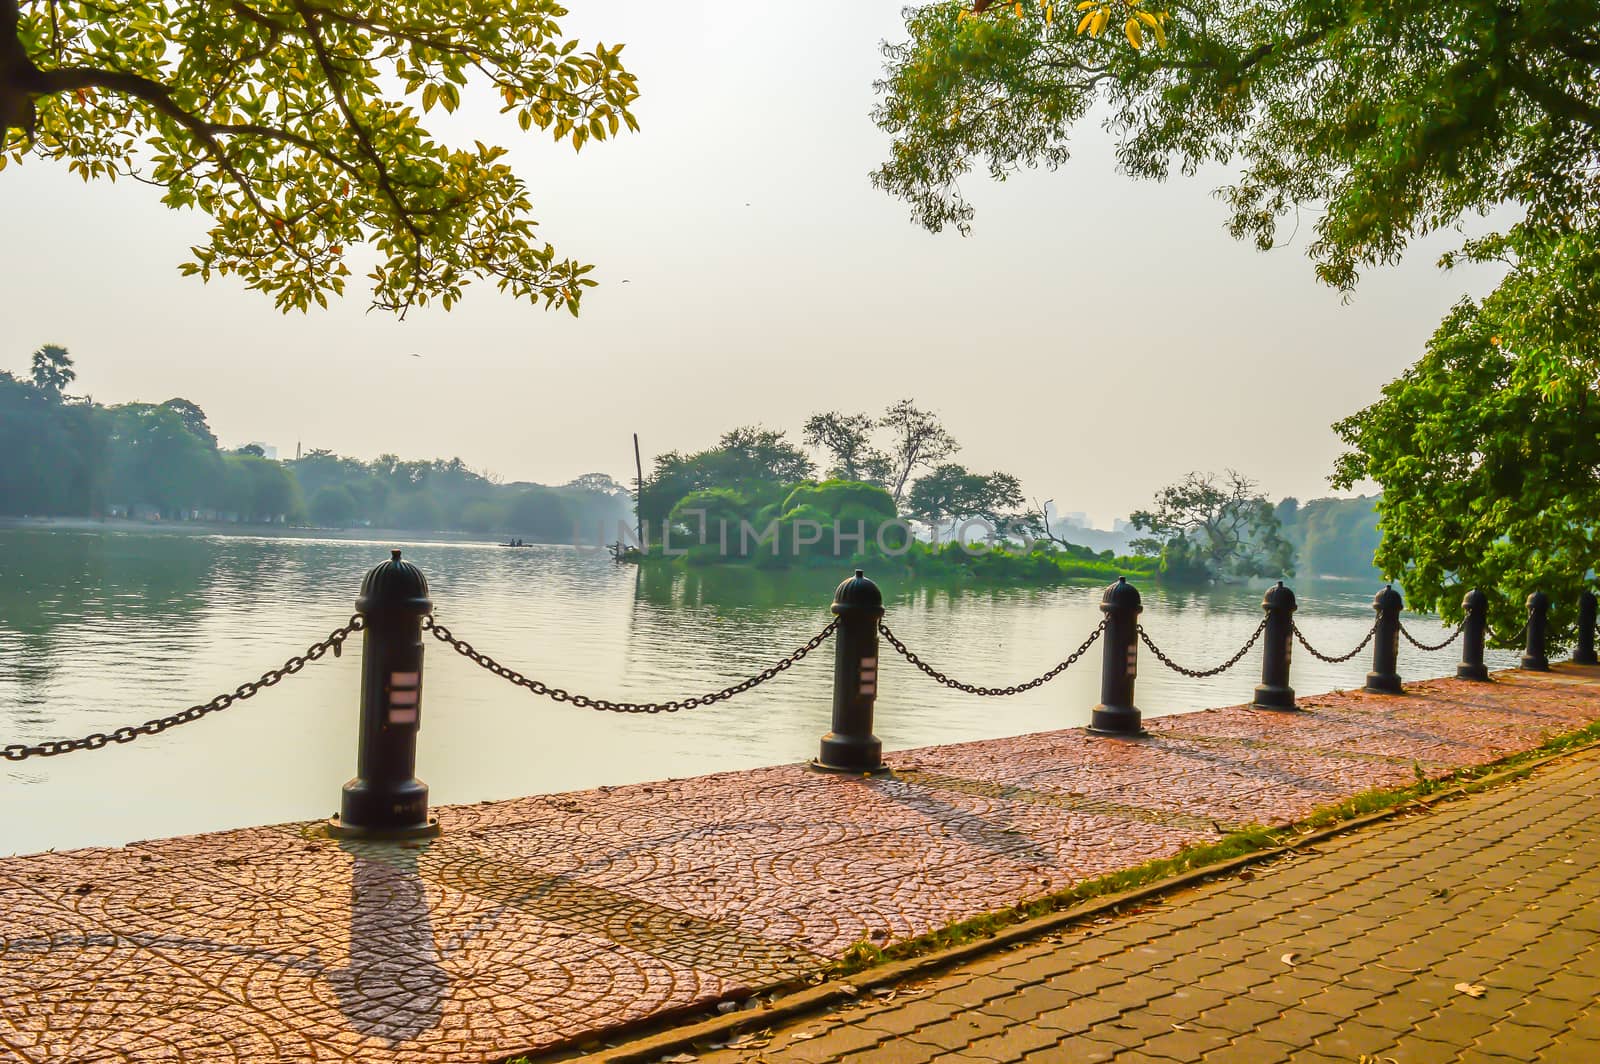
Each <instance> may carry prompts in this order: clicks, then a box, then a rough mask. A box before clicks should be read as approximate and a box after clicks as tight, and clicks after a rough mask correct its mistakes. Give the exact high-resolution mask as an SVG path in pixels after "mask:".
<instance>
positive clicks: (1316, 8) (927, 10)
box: [873, 0, 1600, 289]
mask: <svg viewBox="0 0 1600 1064" xmlns="http://www.w3.org/2000/svg"><path fill="white" fill-rule="evenodd" d="M1150 6H1152V7H1156V6H1160V7H1164V8H1166V9H1167V10H1165V11H1162V12H1160V13H1159V14H1152V13H1151V12H1147V11H1144V5H1143V4H1142V3H1141V2H1140V0H1090V2H1087V3H1082V4H1079V5H1077V10H1078V12H1079V13H1081V15H1082V17H1081V18H1079V19H1078V20H1077V21H1076V22H1074V21H1073V20H1072V19H1062V20H1058V19H1056V18H1055V14H1056V10H1057V5H1055V4H1054V3H1051V2H1048V0H1045V2H1040V3H1027V4H1022V3H1017V4H990V3H987V2H980V3H978V4H976V5H969V4H966V3H961V2H956V0H946V2H940V3H932V4H924V5H920V6H917V7H913V8H910V9H908V12H907V22H906V28H907V30H908V31H909V34H910V40H909V41H907V42H905V43H903V44H897V45H892V46H888V47H886V49H885V53H886V57H887V60H888V63H887V71H886V75H885V77H884V78H883V80H882V81H881V82H880V83H879V90H880V93H881V95H882V101H881V103H880V105H879V106H878V108H877V110H876V112H875V115H874V117H875V119H876V121H877V122H878V124H879V125H880V126H881V127H882V128H883V129H885V130H886V131H888V132H890V133H891V134H893V135H894V142H893V145H892V149H891V154H890V158H889V161H888V162H886V163H885V164H884V165H883V166H881V167H880V168H879V169H878V170H877V172H876V173H875V174H874V175H873V180H874V182H875V183H876V184H877V185H878V186H879V187H880V188H883V189H885V190H887V191H889V192H891V193H893V194H894V195H897V196H900V197H902V198H904V199H906V200H907V201H908V202H909V203H910V204H911V205H912V210H913V215H914V217H916V218H917V219H918V220H919V221H920V222H921V223H922V224H923V225H925V226H927V227H928V228H929V229H933V230H938V229H941V228H943V227H945V226H947V225H954V226H957V227H959V228H962V229H965V228H966V227H967V226H968V225H969V224H970V223H971V221H972V218H973V208H972V205H971V203H970V202H969V201H968V200H967V198H966V197H965V196H964V195H963V193H962V190H961V187H960V180H961V178H962V177H963V176H964V175H966V174H967V173H968V172H969V171H970V170H971V169H972V168H973V166H974V165H975V164H979V163H981V164H982V165H983V166H985V168H986V169H987V170H988V172H989V173H990V175H991V176H993V177H995V178H997V179H1003V178H1004V177H1005V176H1006V175H1007V174H1009V173H1011V172H1013V171H1015V170H1017V169H1018V168H1020V167H1029V166H1037V165H1043V166H1049V167H1054V166H1059V165H1060V164H1062V163H1064V162H1066V161H1067V159H1068V157H1069V155H1070V147H1069V136H1070V133H1071V131H1072V128H1073V127H1074V126H1075V125H1076V124H1077V123H1078V122H1080V121H1082V120H1083V119H1084V118H1085V117H1086V116H1088V115H1089V114H1090V111H1091V109H1092V108H1098V111H1097V112H1096V113H1103V114H1104V116H1105V118H1104V121H1105V125H1106V128H1107V129H1108V130H1111V131H1112V132H1113V133H1114V135H1115V136H1116V139H1117V159H1118V163H1119V165H1120V166H1121V168H1122V169H1124V170H1125V171H1127V172H1128V173H1129V174H1131V175H1133V176H1135V177H1143V178H1158V179H1159V178H1164V177H1166V176H1167V174H1168V173H1169V171H1170V170H1171V169H1172V167H1173V166H1174V164H1176V165H1177V166H1178V167H1179V168H1180V169H1181V170H1182V171H1184V172H1186V173H1192V172H1194V171H1195V170H1196V169H1198V168H1199V167H1200V166H1201V165H1203V164H1206V163H1212V162H1215V163H1222V164H1226V165H1230V166H1232V167H1234V168H1235V169H1236V170H1237V173H1238V177H1237V180H1236V181H1235V182H1234V183H1233V184H1231V185H1229V186H1227V187H1226V188H1224V189H1223V190H1222V198H1223V200H1224V201H1225V202H1226V204H1227V205H1228V208H1229V210H1230V212H1231V213H1230V218H1229V221H1228V226H1229V229H1230V230H1231V231H1232V232H1233V233H1234V235H1235V236H1239V237H1248V238H1250V239H1253V240H1254V241H1255V242H1256V243H1257V245H1259V246H1260V247H1262V248H1269V247H1271V246H1273V245H1274V244H1275V243H1276V242H1277V239H1278V231H1279V228H1280V225H1281V223H1283V222H1284V221H1285V220H1289V219H1292V220H1293V221H1294V223H1295V224H1298V221H1299V219H1300V217H1301V214H1302V213H1308V214H1312V215H1314V216H1315V217H1316V221H1315V223H1314V226H1313V228H1314V231H1315V238H1314V239H1313V240H1312V241H1311V242H1310V244H1309V249H1308V250H1309V253H1310V254H1311V255H1312V257H1313V258H1314V259H1315V260H1316V263H1317V273H1318V275H1319V276H1320V277H1321V278H1322V279H1323V280H1324V281H1326V282H1328V283H1330V284H1333V285H1335V286H1337V287H1339V288H1342V289H1348V288H1349V287H1351V286H1352V285H1354V284H1355V282H1356V280H1357V277H1358V274H1359V271H1360V269H1361V268H1362V267H1364V266H1370V265H1375V264H1379V263H1388V262H1393V261H1395V260H1396V259H1397V258H1398V257H1399V255H1400V253H1401V252H1402V251H1403V249H1404V248H1405V246H1406V245H1407V243H1408V242H1409V241H1410V240H1411V239H1413V238H1414V237H1416V236H1418V235H1420V234H1423V233H1426V232H1429V231H1432V230H1435V229H1439V228H1442V227H1445V226H1448V225H1451V224H1453V223H1454V222H1455V221H1456V220H1457V219H1459V218H1461V217H1462V216H1463V215H1466V214H1471V213H1474V212H1483V211H1488V210H1492V209H1494V208H1496V207H1499V206H1502V205H1513V206H1515V207H1516V208H1518V209H1520V210H1521V211H1523V212H1524V213H1525V215H1526V221H1527V223H1528V224H1529V225H1530V226H1532V227H1534V228H1539V229H1553V230H1558V231H1566V230H1570V229H1572V228H1574V227H1581V226H1585V225H1592V224H1593V223H1594V215H1595V212H1596V209H1597V208H1600V182H1596V181H1595V180H1594V177H1595V171H1596V168H1597V166H1600V104H1597V103H1596V102H1595V101H1596V100H1597V99H1600V5H1597V4H1596V2H1595V0H1523V2H1521V3H1517V4H1506V3H1501V2H1499V0H1426V2H1425V0H1383V2H1381V3H1375V2H1369V0H1355V2H1340V3H1330V2H1328V0H1244V2H1230V0H1183V2H1181V3H1180V2H1174V3H1170V4H1169V3H1160V4H1157V3H1154V2H1152V4H1151V5H1150ZM1101 9H1107V10H1109V11H1111V12H1112V14H1110V15H1108V16H1106V17H1105V18H1101V17H1100V15H1099V12H1100V11H1101ZM975 11H976V15H977V17H973V16H974V14H975ZM1091 15H1093V16H1095V18H1094V20H1093V21H1091V20H1090V18H1089V16H1091ZM1141 15H1145V16H1150V18H1151V20H1153V21H1159V23H1160V25H1161V28H1162V32H1161V34H1160V39H1159V40H1158V39H1156V37H1155V34H1154V33H1153V32H1152V33H1150V34H1148V35H1145V34H1143V33H1141V34H1139V35H1138V36H1137V37H1135V36H1134V34H1133V31H1132V28H1131V27H1130V30H1129V33H1128V35H1126V37H1125V36H1124V35H1121V34H1115V33H1105V32H1101V31H1102V30H1104V29H1105V28H1106V25H1107V22H1108V21H1109V22H1110V23H1111V24H1113V25H1123V24H1124V19H1136V20H1137V19H1138V18H1139V17H1140V16H1141ZM1147 28H1148V27H1147Z"/></svg>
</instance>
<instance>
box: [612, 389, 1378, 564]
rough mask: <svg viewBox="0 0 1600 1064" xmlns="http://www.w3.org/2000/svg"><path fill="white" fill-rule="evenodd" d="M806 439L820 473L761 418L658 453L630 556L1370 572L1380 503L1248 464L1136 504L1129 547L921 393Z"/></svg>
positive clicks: (839, 418) (649, 560)
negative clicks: (961, 429)
mask: <svg viewBox="0 0 1600 1064" xmlns="http://www.w3.org/2000/svg"><path fill="white" fill-rule="evenodd" d="M800 438H801V443H802V444H804V445H807V446H810V447H812V448H816V449H818V450H820V451H821V452H822V453H823V454H824V455H825V462H824V464H823V466H822V468H821V469H820V470H819V468H818V463H816V462H814V461H813V460H812V458H811V456H810V455H809V454H808V453H807V451H806V449H805V447H803V446H801V445H800V444H796V443H795V442H793V441H792V440H790V438H789V437H788V434H787V433H785V432H783V431H779V430H774V429H769V428H765V427H761V426H742V427H738V428H734V429H730V430H729V431H727V432H725V433H724V434H723V435H722V437H721V438H720V439H719V440H718V441H717V443H716V444H715V445H714V446H712V447H709V448H706V449H705V450H701V451H695V452H692V453H687V454H686V453H682V452H679V451H672V452H668V453H666V454H663V455H660V456H659V457H657V458H656V460H655V463H654V469H653V470H652V472H651V474H650V475H649V476H647V477H645V478H644V479H643V482H642V484H641V485H640V489H639V505H638V514H639V519H640V520H639V528H638V531H637V532H636V533H635V535H636V538H637V540H638V542H636V543H635V544H633V545H632V547H631V549H628V550H626V551H623V552H621V554H622V556H623V557H625V558H627V559H628V560H632V561H637V562H639V563H640V564H644V565H661V564H671V565H688V566H708V565H739V566H749V567H754V568H758V569H773V570H780V569H791V568H803V567H814V566H826V567H832V568H836V567H838V566H839V565H840V564H841V563H848V564H857V565H862V566H870V567H871V568H872V569H873V571H874V572H890V573H895V574H899V575H902V576H906V575H909V576H912V577H926V578H930V579H939V578H947V579H959V580H963V581H978V582H985V583H1023V584H1045V583H1060V582H1070V581H1102V580H1108V579H1112V578H1115V577H1117V576H1137V577H1140V578H1154V579H1161V580H1168V581H1173V582H1178V583H1210V582H1214V581H1227V582H1232V581H1240V580H1246V579H1251V578H1255V577H1277V576H1288V575H1292V574H1293V573H1294V571H1295V561H1296V555H1297V552H1299V551H1304V552H1305V553H1306V554H1307V555H1308V556H1311V557H1313V558H1314V559H1315V560H1316V562H1317V564H1318V566H1319V570H1318V571H1319V572H1323V573H1325V574H1326V575H1352V576H1363V577H1365V576H1369V575H1371V571H1372V570H1371V561H1372V554H1371V552H1372V550H1373V549H1374V548H1375V547H1376V545H1377V539H1378V534H1377V520H1376V515H1375V512H1374V509H1373V501H1372V500H1370V499H1348V500H1347V499H1318V500H1313V501H1312V502H1310V503H1308V504H1306V506H1304V507H1301V506H1300V504H1299V502H1298V501H1297V500H1295V499H1285V500H1282V501H1281V502H1279V503H1277V504H1273V503H1272V502H1270V501H1268V500H1267V498H1266V497H1265V496H1264V495H1262V494H1261V493H1260V492H1259V491H1257V489H1256V485H1255V483H1254V482H1253V481H1251V480H1250V479H1249V478H1247V477H1245V476H1244V475H1242V474H1240V473H1238V472H1236V471H1233V470H1229V471H1227V473H1226V474H1225V475H1223V476H1220V477H1219V476H1215V475H1212V474H1203V473H1190V474H1188V475H1187V476H1185V477H1184V478H1183V479H1182V480H1180V481H1178V482H1177V483H1175V484H1173V485H1171V486H1169V487H1166V488H1163V489H1162V490H1161V491H1159V492H1158V493H1157V494H1156V497H1155V501H1154V504H1153V505H1152V507H1151V508H1150V509H1148V510H1139V511H1135V512H1134V513H1133V514H1132V517H1131V522H1130V525H1131V528H1130V530H1129V533H1127V534H1124V535H1123V536H1121V537H1119V538H1120V545H1121V547H1122V548H1123V549H1122V550H1121V552H1120V553H1119V552H1118V550H1116V549H1112V548H1101V549H1098V550H1097V549H1094V548H1093V547H1090V546H1088V545H1085V544H1083V543H1079V542H1075V541H1074V540H1073V539H1072V538H1071V537H1072V536H1073V535H1074V534H1075V532H1076V531H1077V530H1075V529H1074V528H1072V527H1070V526H1066V525H1065V524H1064V523H1063V522H1061V521H1060V519H1059V515H1053V513H1052V504H1051V502H1050V501H1048V500H1047V501H1043V502H1041V501H1039V500H1037V499H1035V500H1032V501H1029V500H1028V499H1027V498H1026V496H1025V495H1024V493H1023V490H1022V485H1021V482H1020V481H1019V480H1018V478H1017V477H1015V476H1013V475H1011V474H1009V473H1004V472H990V473H983V472H977V471H974V470H971V469H968V468H967V467H966V466H963V465H961V464H959V463H957V462H954V461H951V459H952V457H953V456H954V455H955V454H956V453H957V452H958V451H959V450H960V444H959V443H958V442H957V441H956V439H955V437H954V436H953V435H952V434H951V433H950V432H949V430H947V429H946V428H945V427H944V425H943V424H942V423H941V422H940V420H939V419H938V417H937V416H936V415H935V414H933V413H932V412H930V411H927V410H924V409H922V408H920V407H918V406H917V405H916V403H915V402H914V401H913V400H910V399H903V400H900V401H899V402H896V403H894V404H892V405H890V406H889V407H888V408H887V409H886V410H885V411H884V412H883V413H882V414H881V415H879V416H876V417H874V416H872V415H870V414H866V413H842V412H839V411H827V412H824V413H819V414H815V415H813V416H812V417H810V418H808V419H807V420H806V422H805V425H804V426H803V428H802V432H801V437H800ZM819 472H820V477H819ZM1334 544H1338V545H1339V546H1340V548H1341V549H1333V545H1334Z"/></svg>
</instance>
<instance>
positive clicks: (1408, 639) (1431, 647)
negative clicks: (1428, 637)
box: [1400, 621, 1466, 650]
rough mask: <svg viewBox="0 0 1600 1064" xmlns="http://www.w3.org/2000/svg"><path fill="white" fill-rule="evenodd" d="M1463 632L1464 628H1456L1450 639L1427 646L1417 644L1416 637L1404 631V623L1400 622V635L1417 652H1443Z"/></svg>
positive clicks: (1426, 644) (1427, 644) (1425, 644)
mask: <svg viewBox="0 0 1600 1064" xmlns="http://www.w3.org/2000/svg"><path fill="white" fill-rule="evenodd" d="M1465 630H1466V629H1464V628H1457V629H1456V630H1455V631H1453V632H1451V633H1450V638H1449V639H1446V640H1445V641H1444V642H1443V643H1433V644H1429V643H1422V642H1418V641H1417V637H1416V636H1414V635H1412V634H1411V633H1410V632H1409V631H1407V630H1406V625H1405V622H1404V621H1401V622H1400V634H1401V635H1403V636H1405V637H1406V642H1408V643H1410V644H1411V645H1412V646H1414V647H1416V648H1417V649H1418V650H1443V649H1444V648H1445V647H1447V646H1449V645H1450V644H1451V643H1454V642H1455V641H1456V640H1457V639H1460V638H1461V633H1462V632H1464V631H1465Z"/></svg>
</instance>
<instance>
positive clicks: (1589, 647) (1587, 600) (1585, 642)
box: [1572, 591, 1600, 665]
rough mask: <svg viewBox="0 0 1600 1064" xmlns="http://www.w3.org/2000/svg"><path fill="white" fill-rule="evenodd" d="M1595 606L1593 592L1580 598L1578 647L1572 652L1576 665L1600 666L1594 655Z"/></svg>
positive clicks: (1586, 592) (1599, 659) (1585, 593)
mask: <svg viewBox="0 0 1600 1064" xmlns="http://www.w3.org/2000/svg"><path fill="white" fill-rule="evenodd" d="M1595 606H1596V600H1595V597H1594V592H1593V591H1585V592H1584V593H1583V594H1581V595H1579V596H1578V645H1577V647H1576V648H1574V649H1573V651H1572V663H1573V664H1574V665H1600V658H1597V657H1595V653H1594V621H1595Z"/></svg>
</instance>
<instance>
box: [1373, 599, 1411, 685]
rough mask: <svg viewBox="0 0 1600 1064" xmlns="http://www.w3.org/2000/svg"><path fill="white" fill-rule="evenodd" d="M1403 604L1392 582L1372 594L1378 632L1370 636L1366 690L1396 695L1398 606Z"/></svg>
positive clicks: (1398, 629)
mask: <svg viewBox="0 0 1600 1064" xmlns="http://www.w3.org/2000/svg"><path fill="white" fill-rule="evenodd" d="M1403 605H1405V603H1404V601H1402V600H1401V598H1400V592H1398V591H1396V590H1395V589H1394V585H1393V584H1385V585H1384V587H1383V590H1382V591H1380V592H1378V593H1377V594H1376V595H1374V596H1372V608H1373V610H1374V611H1375V612H1376V613H1377V614H1378V631H1377V633H1376V634H1375V635H1374V636H1373V637H1372V671H1371V672H1369V673H1367V684H1366V688H1365V689H1366V690H1368V691H1371V692H1373V693H1374V694H1380V695H1397V694H1400V693H1401V692H1402V690H1403V688H1402V687H1401V686H1400V674H1399V673H1398V672H1396V671H1395V668H1396V666H1398V665H1399V664H1400V607H1401V606H1403Z"/></svg>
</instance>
